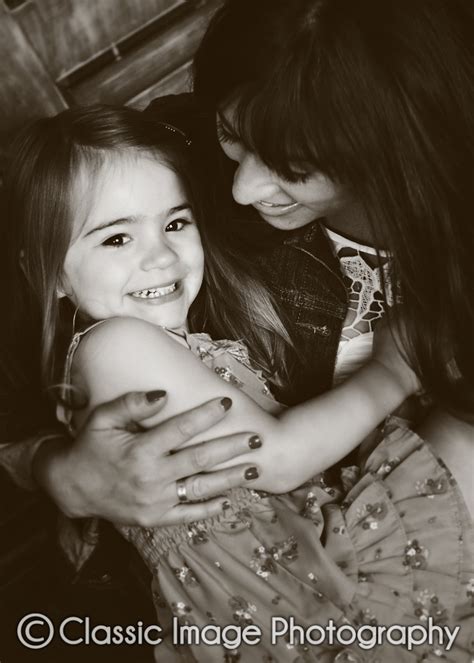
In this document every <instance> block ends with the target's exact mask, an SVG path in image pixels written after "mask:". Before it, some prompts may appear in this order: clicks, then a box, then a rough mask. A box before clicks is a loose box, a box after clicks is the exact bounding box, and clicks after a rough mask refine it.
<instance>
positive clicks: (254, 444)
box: [249, 435, 262, 449]
mask: <svg viewBox="0 0 474 663" xmlns="http://www.w3.org/2000/svg"><path fill="white" fill-rule="evenodd" d="M261 446H262V440H261V439H260V438H259V437H258V435H252V437H249V447H250V448H251V449H259V448H260V447H261Z"/></svg>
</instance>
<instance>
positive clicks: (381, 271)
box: [326, 228, 393, 383]
mask: <svg viewBox="0 0 474 663" xmlns="http://www.w3.org/2000/svg"><path fill="white" fill-rule="evenodd" d="M326 232H327V235H328V237H329V239H330V240H331V243H332V245H333V250H334V253H335V255H336V256H337V258H338V259H339V264H340V267H341V271H342V274H343V276H344V277H345V281H346V287H347V292H348V299H349V308H348V311H347V315H346V319H345V320H344V324H343V328H342V333H341V339H340V342H339V349H338V355H337V360H336V369H335V377H334V382H335V383H338V382H342V381H343V380H344V379H346V378H347V377H348V376H349V375H350V374H351V373H353V372H354V371H355V370H357V369H358V368H360V367H361V366H362V365H363V364H364V363H366V362H367V361H368V359H369V358H370V356H371V354H372V341H373V333H374V330H375V326H376V324H377V322H378V321H379V320H380V319H381V318H382V317H383V315H384V313H385V311H386V308H387V307H390V306H393V292H392V287H391V283H390V260H389V258H390V256H389V254H388V253H387V252H384V251H380V252H379V253H380V256H381V257H382V258H386V261H385V263H384V264H383V265H382V267H378V266H377V267H373V266H372V265H371V264H370V261H368V260H367V256H375V255H377V251H376V249H375V248H374V247H372V246H365V245H364V244H359V243H358V242H354V241H353V240H350V239H347V238H346V237H343V236H342V235H339V234H338V233H336V232H334V231H333V230H329V229H328V228H327V229H326ZM383 280H384V282H385V287H386V293H385V295H386V298H385V296H384V293H383V287H382V281H383ZM362 337H364V338H362Z"/></svg>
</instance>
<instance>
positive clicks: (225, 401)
mask: <svg viewBox="0 0 474 663" xmlns="http://www.w3.org/2000/svg"><path fill="white" fill-rule="evenodd" d="M221 405H222V407H223V408H224V410H225V411H226V412H227V410H229V409H230V407H231V405H232V399H231V398H227V397H226V398H223V399H222V400H221Z"/></svg>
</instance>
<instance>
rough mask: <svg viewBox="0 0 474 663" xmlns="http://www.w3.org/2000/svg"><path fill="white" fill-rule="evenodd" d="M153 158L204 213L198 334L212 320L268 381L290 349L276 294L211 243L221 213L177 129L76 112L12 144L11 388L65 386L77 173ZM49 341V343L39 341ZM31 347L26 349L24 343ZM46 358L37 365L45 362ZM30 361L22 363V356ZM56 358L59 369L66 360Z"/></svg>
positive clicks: (95, 111) (8, 221) (8, 237)
mask: <svg viewBox="0 0 474 663" xmlns="http://www.w3.org/2000/svg"><path fill="white" fill-rule="evenodd" d="M137 153H143V154H145V155H151V156H152V157H154V158H156V159H158V160H159V161H161V162H163V163H164V164H165V165H167V166H168V167H170V168H171V169H173V170H174V171H175V172H176V174H177V175H178V177H179V178H180V180H181V182H182V183H183V186H184V188H185V190H186V192H187V195H188V197H189V202H190V205H191V207H192V208H193V211H194V213H195V215H196V218H197V221H198V226H199V228H200V232H201V237H202V241H203V246H204V252H205V258H206V260H205V283H204V287H203V289H202V292H201V293H200V296H199V302H197V303H196V305H195V306H194V307H193V309H192V314H191V316H190V319H191V324H192V325H193V327H194V329H193V330H194V331H203V327H202V326H200V325H202V324H204V322H205V320H206V319H211V320H212V319H213V317H216V321H215V325H214V326H215V327H216V326H217V329H218V330H219V332H221V333H222V336H223V337H227V338H243V339H244V340H246V341H247V342H249V344H250V345H251V348H252V353H251V354H252V356H253V358H254V361H255V362H256V363H257V364H258V365H259V367H260V368H262V369H263V370H264V371H265V372H266V374H267V375H268V376H271V374H272V373H274V372H275V369H274V367H273V357H274V354H275V348H276V351H277V352H276V354H278V355H281V354H282V353H283V352H284V347H285V346H289V343H290V342H289V338H288V335H287V333H286V331H285V327H284V325H283V324H282V323H281V322H280V320H279V317H278V314H277V312H276V309H275V308H274V305H273V302H272V300H271V297H270V295H269V294H268V293H267V292H266V290H265V288H264V287H263V286H262V285H261V284H260V283H259V281H258V279H257V278H256V277H253V276H252V274H251V270H250V273H249V272H247V271H244V269H243V267H242V263H241V261H239V259H238V257H236V256H234V255H232V254H231V253H230V252H227V251H226V250H225V247H223V246H220V245H218V244H217V243H214V242H213V235H212V233H210V232H208V231H207V230H206V216H207V215H211V214H215V210H214V208H213V206H212V204H211V201H210V200H208V199H207V198H206V195H205V192H204V191H203V190H202V189H201V186H200V180H199V179H198V177H197V176H196V173H195V169H196V168H197V167H198V166H199V164H196V163H194V161H195V159H196V157H195V156H194V152H193V150H192V148H190V147H189V145H188V144H187V141H186V136H184V135H183V134H182V133H181V132H180V131H179V130H176V129H175V128H173V127H170V126H169V125H167V124H165V123H162V122H157V121H156V120H154V119H153V117H151V116H150V115H144V114H142V113H140V112H138V111H136V110H132V109H129V108H114V107H107V106H95V107H88V108H76V109H69V110H67V111H64V112H63V113H60V114H59V115H57V116H56V117H53V118H45V119H42V120H39V121H37V122H35V123H34V124H32V125H31V126H30V127H28V128H26V129H25V130H24V131H23V132H22V133H21V135H19V136H18V138H17V140H16V141H15V142H14V144H13V146H12V161H11V163H10V167H9V169H8V173H7V179H6V182H5V189H4V215H3V222H2V240H3V246H4V247H8V253H7V255H6V256H5V264H4V266H3V270H4V278H3V279H2V280H3V285H4V292H7V297H8V299H9V301H8V306H7V309H8V310H9V317H8V319H7V321H6V324H5V326H4V329H3V331H2V333H3V335H4V337H5V338H4V341H5V342H4V344H3V347H2V352H3V359H2V364H3V365H4V366H3V369H4V371H7V370H8V369H9V374H10V376H11V379H10V382H11V384H19V383H21V381H22V380H26V381H30V382H31V378H32V375H33V374H35V373H36V374H37V376H38V377H37V379H36V381H33V383H34V384H39V382H40V378H39V373H40V372H41V376H42V382H43V385H51V384H53V383H55V382H57V381H58V380H60V379H61V370H62V359H63V357H62V356H61V355H62V353H61V352H58V348H59V349H61V348H62V347H63V346H64V344H67V342H68V340H69V338H70V335H71V323H72V310H71V306H69V307H68V306H67V302H66V308H64V302H61V300H59V299H58V296H57V288H58V285H59V284H60V282H61V275H62V272H63V265H64V261H65V257H66V253H67V250H68V248H69V245H70V242H71V236H72V229H73V221H74V216H75V213H77V212H76V210H74V209H71V202H72V189H73V186H74V183H75V181H76V178H77V176H78V173H79V169H80V168H83V167H85V168H86V169H87V171H88V172H90V173H92V174H94V173H96V172H97V173H98V172H99V171H100V169H101V167H102V165H103V164H104V163H107V160H114V159H117V158H130V157H132V158H133V156H134V155H136V154H137ZM39 339H41V343H39ZM22 341H23V342H22ZM39 356H40V358H39V359H38V357H39ZM19 357H20V358H23V359H26V361H23V362H21V361H15V359H18V358H19ZM58 357H59V358H61V361H58Z"/></svg>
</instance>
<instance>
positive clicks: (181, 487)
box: [176, 479, 189, 504]
mask: <svg viewBox="0 0 474 663" xmlns="http://www.w3.org/2000/svg"><path fill="white" fill-rule="evenodd" d="M176 494H177V495H178V501H179V502H180V503H181V504H183V503H184V502H189V500H188V494H187V492H186V483H185V482H184V481H183V479H180V480H179V481H177V482H176Z"/></svg>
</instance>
